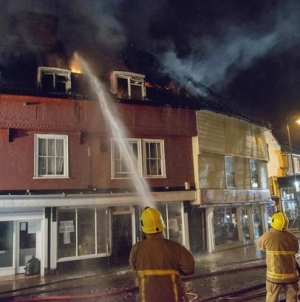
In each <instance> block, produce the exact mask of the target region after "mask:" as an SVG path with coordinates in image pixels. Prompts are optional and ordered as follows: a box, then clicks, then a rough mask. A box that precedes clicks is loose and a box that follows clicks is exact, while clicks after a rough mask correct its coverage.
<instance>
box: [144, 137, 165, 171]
mask: <svg viewBox="0 0 300 302" xmlns="http://www.w3.org/2000/svg"><path fill="white" fill-rule="evenodd" d="M143 142H144V146H143V147H144V148H143V149H144V167H145V169H144V175H145V176H146V177H161V176H164V170H165V169H164V144H163V141H162V140H144V141H143Z"/></svg>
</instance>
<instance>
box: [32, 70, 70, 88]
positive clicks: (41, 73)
mask: <svg viewBox="0 0 300 302" xmlns="http://www.w3.org/2000/svg"><path fill="white" fill-rule="evenodd" d="M37 81H38V86H39V87H40V88H41V89H42V91H44V92H58V93H68V92H70V90H71V70H69V69H62V68H57V67H39V68H38V75H37Z"/></svg>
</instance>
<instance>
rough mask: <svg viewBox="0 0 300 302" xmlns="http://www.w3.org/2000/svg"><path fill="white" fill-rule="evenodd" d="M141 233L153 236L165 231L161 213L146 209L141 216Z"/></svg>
mask: <svg viewBox="0 0 300 302" xmlns="http://www.w3.org/2000/svg"><path fill="white" fill-rule="evenodd" d="M141 225H142V231H143V232H144V233H145V234H155V233H159V232H162V231H163V230H164V229H165V227H166V226H165V223H164V220H163V218H162V216H161V213H160V212H159V211H158V210H156V209H154V208H150V207H146V208H145V210H144V211H143V213H142V215H141Z"/></svg>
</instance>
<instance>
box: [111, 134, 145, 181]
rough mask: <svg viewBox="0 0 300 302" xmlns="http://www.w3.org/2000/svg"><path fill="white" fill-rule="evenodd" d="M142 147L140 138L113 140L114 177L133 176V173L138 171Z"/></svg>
mask: <svg viewBox="0 0 300 302" xmlns="http://www.w3.org/2000/svg"><path fill="white" fill-rule="evenodd" d="M140 149H141V147H140V141H139V140H138V139H129V140H126V141H125V142H123V141H121V140H113V141H112V150H113V167H114V168H113V171H114V174H113V177H114V178H129V177H133V173H135V172H137V173H138V171H139V161H140V158H141V155H140V153H141V151H140Z"/></svg>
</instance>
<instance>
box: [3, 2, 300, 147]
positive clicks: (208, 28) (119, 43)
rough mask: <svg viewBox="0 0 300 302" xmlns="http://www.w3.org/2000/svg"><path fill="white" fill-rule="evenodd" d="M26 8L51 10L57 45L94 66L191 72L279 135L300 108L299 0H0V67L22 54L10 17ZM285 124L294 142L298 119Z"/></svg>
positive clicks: (172, 74) (164, 74)
mask: <svg viewBox="0 0 300 302" xmlns="http://www.w3.org/2000/svg"><path fill="white" fill-rule="evenodd" d="M24 11H25V12H28V11H31V12H35V13H42V14H49V15H52V16H54V17H56V18H57V19H58V28H57V39H58V40H59V41H60V45H61V49H64V51H65V52H66V53H67V55H68V56H69V57H72V56H73V54H74V52H78V53H79V54H80V55H81V56H82V57H83V58H84V59H86V60H87V61H88V62H89V63H90V64H91V65H92V66H93V68H94V71H95V73H96V74H98V75H99V76H100V75H101V76H104V75H105V74H108V73H109V71H111V70H112V69H115V70H117V69H119V70H130V71H132V72H138V73H143V74H145V75H146V80H147V81H149V82H153V83H158V84H159V83H160V84H163V85H169V84H170V83H173V82H176V83H178V84H179V85H182V86H185V85H186V82H187V80H188V79H191V80H193V81H194V82H195V83H201V84H203V85H205V86H206V87H209V88H210V89H211V90H213V91H214V92H215V93H217V94H219V95H220V96H222V97H223V98H224V99H226V100H228V102H229V103H230V104H235V105H236V106H238V107H239V108H242V109H243V110H244V111H245V113H247V114H250V115H252V116H255V117H256V118H260V119H264V120H266V121H270V122H271V123H272V125H273V127H274V133H275V135H276V136H277V138H278V140H279V141H281V142H286V141H287V136H286V121H287V118H289V117H291V116H294V115H297V114H298V113H300V76H299V75H300V72H299V71H300V1H299V0H281V1H277V0H235V1H233V0H107V1H105V0H57V1H55V0H0V15H1V16H0V19H1V20H0V35H1V46H0V72H2V70H1V68H3V66H5V65H6V64H8V63H9V62H10V61H12V60H16V58H18V57H22V48H17V49H16V43H15V41H16V39H17V38H16V36H18V39H20V37H22V39H23V41H28V42H27V46H28V48H30V41H31V37H30V32H28V31H24V30H22V28H23V27H22V26H21V25H20V26H16V24H15V23H13V22H12V21H11V20H12V18H10V19H8V17H9V16H10V17H11V16H18V15H19V14H21V13H22V12H24ZM12 27H13V29H14V30H13V31H12ZM3 41H5V42H3ZM60 59H61V58H59V59H57V60H56V62H60V61H61V60H60ZM40 60H41V61H43V62H41V64H44V65H45V64H50V56H49V58H47V57H43V58H42V59H41V58H40ZM47 60H48V61H47ZM53 61H55V60H54V59H53V55H52V57H51V63H52V65H53ZM57 64H58V63H57ZM58 65H59V64H58ZM57 67H62V66H57ZM290 126H291V135H292V138H293V140H294V141H295V142H296V141H297V137H298V136H299V137H300V135H298V133H299V134H300V127H299V129H297V128H296V127H294V124H293V123H291V125H290Z"/></svg>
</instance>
